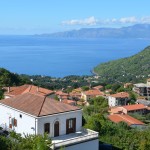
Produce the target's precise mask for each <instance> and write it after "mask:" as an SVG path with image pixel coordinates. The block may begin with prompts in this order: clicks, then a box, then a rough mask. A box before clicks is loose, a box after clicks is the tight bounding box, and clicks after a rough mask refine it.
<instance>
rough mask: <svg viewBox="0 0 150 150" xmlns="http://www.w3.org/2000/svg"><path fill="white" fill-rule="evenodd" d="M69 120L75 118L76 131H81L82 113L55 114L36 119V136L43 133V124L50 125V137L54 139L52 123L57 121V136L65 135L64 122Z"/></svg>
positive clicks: (79, 111)
mask: <svg viewBox="0 0 150 150" xmlns="http://www.w3.org/2000/svg"><path fill="white" fill-rule="evenodd" d="M70 118H76V131H79V130H81V127H82V111H81V110H78V111H74V112H73V111H72V112H66V113H62V114H55V115H52V116H46V117H41V118H38V131H37V132H38V134H43V133H44V124H45V123H50V136H51V137H54V123H55V122H56V121H59V135H64V134H66V120H67V119H70Z"/></svg>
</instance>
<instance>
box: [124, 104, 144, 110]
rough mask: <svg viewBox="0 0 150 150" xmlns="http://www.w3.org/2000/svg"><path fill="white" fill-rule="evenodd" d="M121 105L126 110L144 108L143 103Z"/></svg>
mask: <svg viewBox="0 0 150 150" xmlns="http://www.w3.org/2000/svg"><path fill="white" fill-rule="evenodd" d="M122 107H123V108H125V109H126V110H127V111H130V110H139V109H146V106H144V105H143V104H134V105H126V106H122Z"/></svg>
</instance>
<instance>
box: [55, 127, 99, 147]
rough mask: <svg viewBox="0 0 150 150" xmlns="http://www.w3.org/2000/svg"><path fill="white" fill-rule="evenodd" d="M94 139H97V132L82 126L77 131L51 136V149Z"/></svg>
mask: <svg viewBox="0 0 150 150" xmlns="http://www.w3.org/2000/svg"><path fill="white" fill-rule="evenodd" d="M94 139H98V132H95V131H92V130H89V129H84V128H82V130H80V131H78V132H75V133H71V134H67V135H62V136H58V137H54V138H52V143H53V149H55V148H59V147H63V146H68V145H74V144H77V143H81V142H86V141H90V140H94Z"/></svg>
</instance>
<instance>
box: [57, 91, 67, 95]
mask: <svg viewBox="0 0 150 150" xmlns="http://www.w3.org/2000/svg"><path fill="white" fill-rule="evenodd" d="M55 94H56V95H59V96H68V95H69V94H67V93H64V92H62V91H57V92H55Z"/></svg>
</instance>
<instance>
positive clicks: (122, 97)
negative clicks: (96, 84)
mask: <svg viewBox="0 0 150 150" xmlns="http://www.w3.org/2000/svg"><path fill="white" fill-rule="evenodd" d="M128 100H129V94H128V93H127V92H120V93H116V94H112V95H110V96H108V105H109V106H110V107H113V106H122V105H127V102H128Z"/></svg>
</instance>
